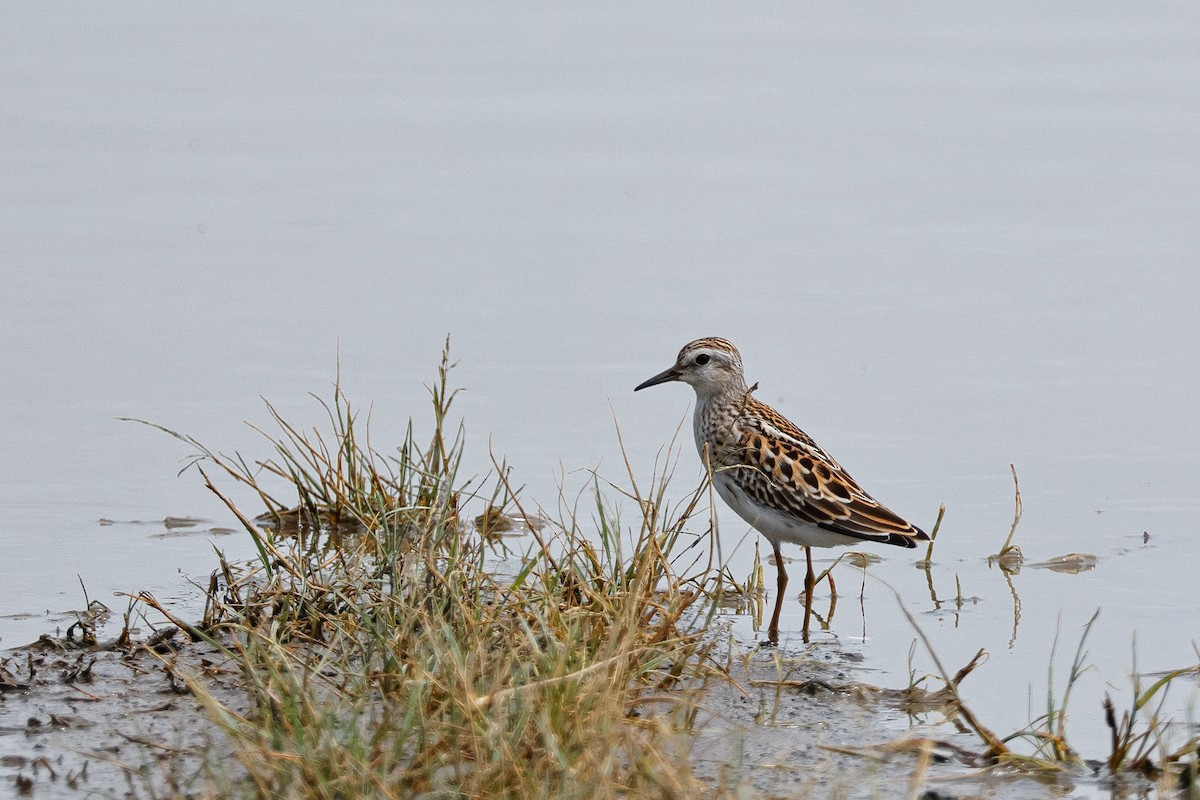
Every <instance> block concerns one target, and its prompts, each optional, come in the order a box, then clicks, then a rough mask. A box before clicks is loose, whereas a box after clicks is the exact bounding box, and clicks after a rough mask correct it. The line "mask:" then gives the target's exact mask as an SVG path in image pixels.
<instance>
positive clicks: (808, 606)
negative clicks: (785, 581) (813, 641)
mask: <svg viewBox="0 0 1200 800" xmlns="http://www.w3.org/2000/svg"><path fill="white" fill-rule="evenodd" d="M804 559H805V561H807V562H808V572H807V573H806V574H805V575H804V632H803V639H804V643H805V644H808V621H809V618H810V617H811V616H812V598H813V590H814V589H815V588H816V587H817V576H816V575H814V574H813V565H812V548H811V547H806V548H804Z"/></svg>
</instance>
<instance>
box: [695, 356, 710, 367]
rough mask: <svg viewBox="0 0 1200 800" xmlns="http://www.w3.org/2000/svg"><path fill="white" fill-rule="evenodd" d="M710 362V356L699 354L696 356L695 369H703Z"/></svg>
mask: <svg viewBox="0 0 1200 800" xmlns="http://www.w3.org/2000/svg"><path fill="white" fill-rule="evenodd" d="M710 361H712V356H710V355H709V354H708V353H701V354H700V355H698V356H696V366H697V367H703V366H704V365H705V364H707V363H708V362H710Z"/></svg>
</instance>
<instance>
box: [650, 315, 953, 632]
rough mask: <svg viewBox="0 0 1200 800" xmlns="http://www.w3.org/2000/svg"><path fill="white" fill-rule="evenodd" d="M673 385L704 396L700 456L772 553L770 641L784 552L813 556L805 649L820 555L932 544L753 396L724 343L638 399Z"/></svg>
mask: <svg viewBox="0 0 1200 800" xmlns="http://www.w3.org/2000/svg"><path fill="white" fill-rule="evenodd" d="M668 381H683V382H684V383H687V384H690V385H691V387H692V388H693V389H695V390H696V413H695V415H694V417H693V427H694V430H695V434H696V448H697V449H698V450H699V451H700V460H701V461H702V462H704V464H705V466H706V467H707V468H708V470H709V473H710V474H711V476H712V482H713V486H715V487H716V489H717V494H719V495H721V499H722V500H724V501H725V502H726V503H728V504H729V507H730V508H732V509H733V510H734V511H736V512H737V514H738V516H740V517H741V518H742V519H744V520H746V522H748V523H750V525H751V526H753V527H754V528H755V529H756V530H758V532H759V533H761V534H762V535H763V536H765V537H766V538H767V541H769V542H770V543H771V549H772V550H773V551H774V553H775V564H776V566H778V568H779V573H778V579H777V583H776V587H777V594H776V597H775V612H774V613H773V614H772V615H771V626H770V628H769V629H768V631H767V636H768V637H769V638H770V640H771V641H772V642H774V643H778V642H779V611H780V609H781V608H782V607H783V593H784V589H785V588H786V587H787V580H788V576H787V570H785V569H784V566H783V555H782V554H781V553H780V552H779V546H780V544H782V543H783V542H791V543H793V544H798V545H801V546H803V547H804V555H805V558H806V560H807V562H808V572H807V574H806V575H805V579H804V632H803V636H804V641H805V642H807V641H808V623H809V616H810V615H811V614H812V596H813V588H814V586H815V584H816V578H815V577H814V575H813V562H812V548H814V547H833V546H835V545H846V544H855V543H858V542H863V541H866V542H882V543H885V544H894V545H899V546H900V547H916V546H917V542H918V541H922V540H928V539H929V536H928V535H926V533H925V532H924V531H923V530H921V529H920V528H918V527H917V526H915V525H913V524H911V523H909V522H905V521H904V520H903V519H901V518H900V517H899V516H898V515H896V514H895V513H894V512H892V511H891V510H890V509H888V508H887V507H885V506H884V505H882V504H881V503H879V501H877V500H875V498H873V497H871V495H869V494H867V493H866V492H865V491H863V489H862V487H860V486H859V485H858V483H857V482H856V481H855V480H854V479H853V478H851V477H850V475H849V474H848V473H847V472H846V471H845V470H843V469H842V467H841V465H840V464H838V462H837V461H835V460H834V459H833V456H831V455H829V453H826V452H825V450H824V449H822V448H821V446H820V445H818V444H817V443H816V442H814V441H813V440H812V438H811V437H809V435H808V434H806V433H805V432H804V431H802V430H800V429H799V428H797V427H796V426H795V425H793V424H792V423H791V422H789V421H788V420H787V419H785V418H784V417H783V415H781V414H780V413H779V412H778V411H776V410H775V409H773V408H771V407H770V406H768V405H767V404H766V403H762V402H759V401H758V400H756V399H755V398H754V396H753V395H752V394H751V393H752V392H753V391H754V388H757V386H758V384H755V386H754V388H747V387H746V379H745V377H744V376H743V374H742V357H741V355H740V354H739V353H738V351H737V348H736V347H734V346H733V345H732V344H730V343H729V342H727V341H726V340H724V339H718V338H715V337H713V338H707V339H697V340H696V341H694V342H691V343H690V344H687V345H685V346H684V348H683V349H682V350H680V351H679V357H678V358H677V359H676V360H675V366H673V367H671V368H670V369H667V370H664V371H662V372H660V373H658V374H657V375H655V376H654V377H653V378H651V379H650V380H648V381H646V382H644V383H642V384H641V385H639V386H638V387H637V388H636V389H634V391H635V392H636V391H640V390H642V389H645V388H646V387H648V386H656V385H658V384H660V383H667V382H668Z"/></svg>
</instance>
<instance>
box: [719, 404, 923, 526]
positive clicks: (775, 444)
mask: <svg viewBox="0 0 1200 800" xmlns="http://www.w3.org/2000/svg"><path fill="white" fill-rule="evenodd" d="M736 429H737V431H738V434H739V435H738V443H737V458H735V459H733V463H732V464H729V462H726V464H727V467H726V469H728V470H729V473H730V477H731V478H732V479H733V480H734V481H735V482H736V483H737V484H738V485H739V486H740V487H741V488H742V489H743V490H744V491H746V492H747V493H748V494H749V495H750V496H752V497H754V498H755V499H756V500H757V501H758V502H760V503H762V504H763V505H766V506H768V507H771V508H774V509H776V510H779V511H782V512H784V513H787V514H791V515H793V516H795V517H797V518H799V519H802V520H804V521H806V522H811V523H813V524H814V525H818V526H820V527H822V528H825V529H826V530H830V531H834V532H836V533H840V534H844V535H846V536H852V537H854V538H857V539H864V540H869V541H874V542H881V543H887V544H894V545H899V546H901V547H916V542H917V541H918V540H926V539H928V538H929V537H928V536H927V535H926V534H925V532H924V531H922V530H921V529H920V528H918V527H916V526H915V525H913V524H911V523H909V522H907V521H905V520H904V519H903V518H901V517H900V516H899V515H898V514H896V513H895V512H893V511H892V510H891V509H889V508H887V507H886V506H884V505H883V504H882V503H880V502H879V501H878V500H876V499H875V498H873V497H871V496H870V495H869V494H867V493H866V492H865V491H863V489H862V487H861V486H859V485H858V483H857V482H855V480H854V479H853V478H852V477H850V475H849V474H848V473H847V472H846V471H845V470H843V469H842V467H841V465H840V464H838V462H837V461H835V460H834V459H833V457H832V456H830V455H829V454H828V453H827V452H825V450H824V449H822V448H821V447H820V445H818V444H817V443H816V442H815V441H813V439H812V437H810V436H809V435H808V434H806V433H805V432H804V431H802V430H800V429H799V428H797V427H796V426H795V425H794V424H792V423H791V422H789V421H788V420H787V419H786V418H785V417H784V416H783V415H781V414H780V413H779V412H777V411H775V409H773V408H771V407H770V406H768V405H766V404H765V403H761V402H759V401H758V400H756V399H754V398H753V397H752V396H750V395H747V398H746V405H745V406H744V407H743V409H742V413H741V414H739V415H738V419H737V425H736Z"/></svg>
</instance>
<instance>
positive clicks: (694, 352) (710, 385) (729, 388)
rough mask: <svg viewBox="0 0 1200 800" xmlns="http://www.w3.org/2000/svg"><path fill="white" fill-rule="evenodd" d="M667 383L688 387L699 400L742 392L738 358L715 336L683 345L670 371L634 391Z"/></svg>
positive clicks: (660, 374) (742, 382)
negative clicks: (683, 384)
mask: <svg viewBox="0 0 1200 800" xmlns="http://www.w3.org/2000/svg"><path fill="white" fill-rule="evenodd" d="M669 381H683V382H684V383H686V384H689V385H691V387H692V388H693V389H695V390H696V394H697V396H700V397H710V396H717V395H723V394H726V393H729V392H734V391H740V392H744V391H746V380H745V378H744V377H743V375H742V356H741V354H739V353H738V350H737V348H736V347H734V346H733V345H732V344H730V343H729V342H728V341H726V340H725V339H718V338H716V337H715V336H714V337H709V338H706V339H697V340H696V341H694V342H689V343H688V344H686V345H684V346H683V349H682V350H680V351H679V356H678V358H676V359H675V365H674V366H673V367H671V368H670V369H665V370H663V371H662V372H660V373H658V374H657V375H655V376H654V377H653V378H651V379H650V380H648V381H645V382H643V383H641V384H639V385H638V387H637V388H636V389H634V391H635V392H637V391H641V390H642V389H645V388H647V387H650V386H657V385H658V384H660V383H667V382H669Z"/></svg>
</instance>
